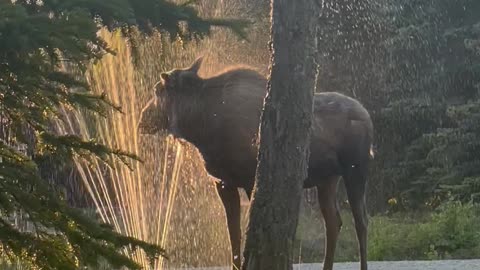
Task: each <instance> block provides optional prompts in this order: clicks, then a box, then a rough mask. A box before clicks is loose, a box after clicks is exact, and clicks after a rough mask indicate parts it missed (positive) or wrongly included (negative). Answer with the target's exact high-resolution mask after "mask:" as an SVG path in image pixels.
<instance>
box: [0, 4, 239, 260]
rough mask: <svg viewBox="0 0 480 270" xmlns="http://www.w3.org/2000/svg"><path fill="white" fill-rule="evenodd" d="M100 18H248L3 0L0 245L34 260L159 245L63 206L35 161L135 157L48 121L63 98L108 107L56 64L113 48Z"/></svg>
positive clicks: (81, 63) (134, 25) (199, 24)
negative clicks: (27, 224)
mask: <svg viewBox="0 0 480 270" xmlns="http://www.w3.org/2000/svg"><path fill="white" fill-rule="evenodd" d="M187 2H188V1H187ZM103 26H105V27H107V28H109V29H111V30H114V29H121V30H122V31H123V33H124V35H125V36H126V37H129V33H131V32H132V31H135V29H139V30H140V31H142V32H144V33H146V34H150V33H152V32H153V31H156V30H160V31H163V32H168V33H169V34H170V36H171V37H172V39H177V38H179V39H182V40H187V41H188V40H190V39H196V38H202V37H204V36H205V35H208V34H209V32H210V29H211V27H212V26H227V27H229V28H231V29H232V30H233V31H235V32H236V33H237V34H239V35H240V36H242V35H243V34H244V31H243V30H244V27H245V23H244V22H242V21H237V20H223V19H202V18H200V17H199V16H198V15H197V13H196V12H195V9H194V8H192V7H191V6H189V5H186V4H185V5H175V4H172V3H171V2H169V1H154V0H142V1H138V0H104V1H96V0H86V1H85V0H62V1H58V0H43V1H30V0H26V1H23V0H17V1H10V0H0V131H1V133H0V250H1V253H2V254H4V255H6V256H8V257H9V258H12V259H14V258H15V259H19V260H20V261H22V262H25V263H28V264H29V265H30V266H31V268H32V269H33V268H38V269H77V268H78V266H79V265H93V266H95V265H97V264H98V262H99V261H100V259H102V258H103V259H106V260H107V261H108V262H109V263H110V264H111V265H112V266H114V267H121V266H126V267H129V268H138V267H139V265H138V264H137V263H136V262H134V261H132V260H131V259H129V258H128V257H126V256H124V255H123V254H122V253H121V250H122V249H124V248H129V249H132V250H134V249H137V248H141V249H143V250H144V251H145V252H146V253H147V254H148V256H150V257H151V258H153V257H156V256H164V255H165V251H164V250H163V249H162V248H160V247H158V246H155V245H151V244H148V243H145V242H142V241H139V240H136V239H134V238H131V237H126V236H123V235H120V234H118V233H116V232H114V231H113V229H112V228H111V227H109V226H107V225H104V224H99V223H97V222H96V221H93V220H91V219H89V218H87V217H86V216H85V215H84V214H82V213H81V212H79V210H77V209H73V208H70V207H68V206H67V204H66V202H65V201H64V200H62V199H61V198H60V197H59V194H57V193H56V192H55V191H54V189H52V187H50V186H49V185H48V182H47V181H46V179H44V178H43V177H42V176H43V174H42V172H41V170H40V169H39V168H40V167H41V166H42V164H44V163H45V161H47V160H48V161H49V162H51V161H52V160H53V161H55V162H57V163H59V164H62V163H64V162H66V161H67V160H71V159H72V158H73V157H76V158H83V159H86V160H92V159H101V160H103V161H105V162H109V161H111V159H112V157H114V158H116V159H119V160H120V161H122V162H124V163H125V164H126V165H128V163H129V161H130V160H131V159H132V158H133V159H136V157H135V156H133V155H131V154H129V153H126V152H124V151H122V150H120V149H110V148H108V147H106V146H104V145H101V144H99V143H97V142H95V141H83V140H81V139H80V138H79V137H76V136H73V135H65V136H59V135H57V134H56V133H55V132H54V130H53V129H52V125H51V123H52V120H53V119H58V115H59V111H58V109H59V107H61V106H65V107H68V108H71V109H72V110H76V109H85V110H89V111H92V112H95V113H99V114H103V113H104V112H105V110H107V109H109V108H111V107H112V106H114V107H115V105H114V104H112V103H111V102H109V100H108V98H107V97H106V96H104V95H95V94H92V93H91V92H90V89H89V85H88V83H87V82H86V81H85V80H83V79H81V78H78V77H77V76H74V74H72V73H69V72H68V71H66V70H65V69H62V66H65V65H68V66H70V67H73V68H74V69H77V70H79V71H85V70H86V67H87V66H88V64H90V63H91V62H92V61H95V60H97V59H100V58H101V57H102V56H103V55H105V54H107V53H114V52H113V51H112V50H111V49H109V47H108V44H106V42H104V41H103V40H102V39H101V38H99V37H98V36H97V31H98V30H99V29H100V27H103ZM131 41H132V42H133V39H132V40H131ZM133 45H134V44H133ZM115 108H117V107H115ZM117 109H120V108H117ZM22 148H23V149H24V150H25V151H22ZM17 211H23V212H24V213H26V214H27V215H28V219H29V220H30V221H31V222H33V224H34V225H35V229H34V230H33V232H28V231H20V230H18V228H16V227H15V226H13V225H12V224H11V222H10V221H9V217H10V216H11V215H12V214H13V213H16V212H17Z"/></svg>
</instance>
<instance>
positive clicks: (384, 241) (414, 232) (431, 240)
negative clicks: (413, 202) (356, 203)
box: [368, 202, 480, 261]
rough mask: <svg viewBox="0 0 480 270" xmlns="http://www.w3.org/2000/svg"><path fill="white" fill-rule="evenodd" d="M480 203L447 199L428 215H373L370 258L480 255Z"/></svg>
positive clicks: (429, 257) (415, 258)
mask: <svg viewBox="0 0 480 270" xmlns="http://www.w3.org/2000/svg"><path fill="white" fill-rule="evenodd" d="M478 213H480V205H475V204H471V203H470V204H461V203H460V202H448V203H446V204H445V205H443V206H441V207H440V208H439V209H437V211H436V212H434V213H432V214H430V215H428V216H427V218H426V220H422V218H421V217H419V216H417V217H412V216H411V215H409V216H405V214H403V215H402V214H397V215H396V216H393V217H380V216H379V217H374V218H372V219H371V226H370V232H369V243H368V245H369V254H368V256H369V260H379V261H381V260H432V259H470V258H478V257H480V230H479V229H478V225H477V224H479V222H480V217H479V215H478Z"/></svg>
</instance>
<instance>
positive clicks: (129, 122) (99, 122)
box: [58, 32, 229, 269]
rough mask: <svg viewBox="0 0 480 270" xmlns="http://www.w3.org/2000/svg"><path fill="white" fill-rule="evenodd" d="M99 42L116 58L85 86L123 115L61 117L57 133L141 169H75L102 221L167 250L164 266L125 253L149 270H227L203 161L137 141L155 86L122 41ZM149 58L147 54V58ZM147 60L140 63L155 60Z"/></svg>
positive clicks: (173, 143)
mask: <svg viewBox="0 0 480 270" xmlns="http://www.w3.org/2000/svg"><path fill="white" fill-rule="evenodd" d="M101 35H102V37H103V38H104V39H105V40H106V41H107V42H108V43H109V44H110V46H111V47H112V48H113V49H115V50H116V52H117V55H116V56H112V55H107V56H105V57H104V58H103V59H102V60H101V61H100V62H99V63H97V64H96V65H94V66H93V67H92V68H91V70H90V71H89V73H88V76H87V78H88V80H89V83H90V84H91V85H92V87H93V90H94V91H95V92H97V93H103V92H105V93H106V95H107V96H108V98H109V99H110V100H111V101H113V102H114V103H115V104H118V105H120V106H121V110H122V112H123V113H119V112H117V111H115V110H114V109H112V110H111V111H109V112H108V115H107V117H101V116H97V115H91V114H87V113H85V112H74V111H69V110H68V109H64V111H63V113H64V115H65V116H66V121H65V123H64V124H62V123H58V130H59V132H60V133H63V134H72V133H74V134H79V135H81V136H82V137H83V138H84V139H95V140H96V141H98V142H100V143H103V144H106V145H107V146H110V147H112V148H116V149H122V150H124V151H127V152H130V153H134V154H136V155H138V156H139V157H140V158H141V159H142V161H143V162H137V161H132V162H131V163H130V168H129V167H128V166H125V165H124V164H122V162H120V161H119V160H116V159H115V158H114V157H110V159H111V161H112V162H111V165H110V166H106V165H105V164H103V163H101V162H98V161H95V160H94V161H93V162H91V163H89V164H87V163H85V162H84V161H81V160H80V159H78V160H77V161H76V168H77V170H78V172H79V174H80V176H81V179H82V181H83V184H84V186H85V187H86V190H87V191H88V195H89V196H90V197H91V199H92V201H93V203H94V205H95V207H96V209H97V213H98V216H99V218H100V219H101V220H102V221H103V222H106V223H109V224H111V225H112V226H114V228H115V229H116V230H117V231H119V232H122V233H124V234H126V235H129V236H134V237H136V238H138V239H142V240H146V241H148V242H151V243H155V244H158V245H160V246H162V247H164V248H166V249H167V253H168V255H169V257H170V259H169V260H168V261H164V260H163V259H159V260H157V261H155V262H154V263H153V265H151V264H149V260H148V258H147V257H146V256H145V254H143V252H141V251H126V252H127V254H128V255H129V256H132V257H133V258H134V259H135V260H136V261H138V262H139V263H141V264H142V265H143V266H144V267H145V268H146V269H164V268H169V267H180V266H194V267H195V266H212V265H227V264H228V261H229V245H228V243H229V242H228V237H227V231H226V228H225V221H224V213H223V209H222V206H221V205H220V203H219V201H218V198H217V196H216V195H215V193H214V189H213V187H212V185H211V184H209V179H208V177H207V176H206V174H205V172H204V170H203V168H202V165H201V163H199V162H198V160H199V159H198V153H197V152H196V150H195V149H193V147H191V146H190V145H188V144H185V143H179V142H178V141H177V140H175V139H173V138H172V137H167V138H165V137H161V136H140V135H139V134H138V133H137V131H136V127H137V122H138V120H139V112H140V110H141V108H142V106H143V105H144V104H145V103H146V100H147V99H148V98H150V97H151V95H152V94H153V93H152V91H151V90H150V88H151V87H152V85H153V83H154V82H153V81H151V82H144V81H143V80H141V79H138V78H139V76H138V73H137V71H136V70H135V68H134V65H133V64H132V62H131V61H132V57H131V51H130V49H129V48H128V47H127V46H126V42H125V41H124V40H123V39H122V38H121V36H120V35H118V34H110V33H107V32H102V33H101ZM155 50H158V48H155ZM147 51H148V48H147V49H145V48H144V52H143V53H147ZM148 53H149V55H140V59H142V58H144V57H145V58H148V57H149V56H150V55H155V52H154V51H150V52H148ZM155 68H156V69H158V68H159V67H155ZM160 68H161V67H160ZM161 71H162V70H148V71H146V70H143V72H149V73H151V74H155V73H159V72H161Z"/></svg>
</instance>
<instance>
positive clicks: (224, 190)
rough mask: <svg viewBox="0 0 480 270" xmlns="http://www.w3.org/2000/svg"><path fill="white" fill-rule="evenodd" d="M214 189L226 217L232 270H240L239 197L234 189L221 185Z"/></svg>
mask: <svg viewBox="0 0 480 270" xmlns="http://www.w3.org/2000/svg"><path fill="white" fill-rule="evenodd" d="M216 187H217V193H218V195H219V197H220V200H221V201H222V203H223V206H224V208H225V215H226V217H227V226H228V234H229V236H230V245H231V248H232V270H237V269H240V263H241V257H240V248H241V247H240V245H241V231H240V195H239V194H238V189H237V188H235V187H228V186H224V185H223V184H222V183H218V184H216Z"/></svg>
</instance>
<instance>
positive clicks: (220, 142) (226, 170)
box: [139, 59, 373, 269]
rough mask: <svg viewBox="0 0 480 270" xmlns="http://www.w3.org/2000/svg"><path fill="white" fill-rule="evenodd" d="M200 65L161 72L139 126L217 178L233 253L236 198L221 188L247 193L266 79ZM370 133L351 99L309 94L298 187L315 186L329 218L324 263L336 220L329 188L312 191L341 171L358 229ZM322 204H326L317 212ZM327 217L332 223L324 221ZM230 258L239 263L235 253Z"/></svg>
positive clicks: (329, 184) (236, 230)
mask: <svg viewBox="0 0 480 270" xmlns="http://www.w3.org/2000/svg"><path fill="white" fill-rule="evenodd" d="M200 64H201V59H200V60H197V61H196V62H195V63H194V64H193V65H192V66H191V67H190V68H187V69H176V70H172V71H170V72H168V73H163V74H162V82H161V83H159V84H157V86H156V96H155V97H154V98H153V99H152V100H151V101H150V103H149V105H147V106H146V108H145V109H144V110H143V112H142V117H141V120H140V125H139V127H140V129H141V132H143V133H154V132H157V131H160V130H168V132H170V133H173V134H174V135H176V136H178V137H181V138H183V139H185V140H187V141H189V142H191V143H192V144H193V145H195V146H196V147H197V148H198V149H199V152H200V153H201V154H202V156H203V158H204V160H205V167H206V169H207V171H208V173H209V174H211V175H212V176H214V177H216V178H218V179H221V181H222V186H221V188H219V189H218V192H219V194H220V197H221V198H222V202H223V203H224V205H225V208H226V211H227V219H228V221H229V222H228V226H229V231H230V234H231V241H232V250H233V255H234V256H239V247H236V246H237V245H238V246H239V243H237V240H238V239H237V238H239V235H238V234H239V228H237V227H239V225H238V224H237V223H238V222H237V217H236V215H237V213H236V212H237V210H236V207H233V206H235V205H236V203H237V198H236V196H235V198H233V197H232V196H234V195H228V196H227V195H226V194H227V193H226V192H232V190H235V189H236V188H244V189H245V190H246V192H247V194H248V195H249V196H250V194H251V192H252V189H253V185H254V179H255V170H256V162H257V161H256V156H257V151H258V146H257V145H256V143H255V142H256V138H257V133H258V127H259V121H260V114H261V110H262V107H263V100H264V97H265V94H266V86H267V81H266V79H265V78H264V77H263V76H261V75H260V74H258V73H257V72H255V71H253V70H251V69H249V68H243V67H242V68H238V67H236V68H230V69H228V70H226V71H223V72H221V73H219V74H218V75H215V76H213V77H210V78H200V77H199V76H198V75H197V72H198V69H199V67H200ZM160 111H161V113H159V112H160ZM161 115H163V116H161ZM165 116H167V117H165ZM159 119H160V120H159ZM372 138H373V125H372V122H371V119H370V116H369V114H368V112H367V111H366V110H365V108H364V107H363V106H362V105H361V104H360V103H359V102H358V101H356V100H354V99H352V98H349V97H347V96H345V95H342V94H339V93H334V92H327V93H319V94H315V97H314V120H313V132H312V137H311V156H310V160H309V171H308V174H309V175H308V179H299V181H302V180H305V181H304V186H305V187H314V186H317V187H318V189H319V199H320V201H325V203H324V205H322V207H323V208H322V212H324V216H325V221H326V223H327V225H330V226H327V227H329V228H331V229H330V230H329V231H327V238H329V241H330V242H331V243H330V242H329V243H330V244H328V243H327V246H328V247H327V249H329V250H327V251H328V252H327V253H328V254H329V256H330V257H331V258H330V257H328V258H327V257H326V258H325V260H326V262H325V266H324V269H329V268H330V265H331V264H333V251H332V250H334V249H335V247H334V244H333V245H332V243H335V242H336V235H338V231H337V232H335V230H334V229H332V228H337V227H338V228H339V226H341V220H339V215H338V208H337V207H336V204H335V205H333V204H332V203H331V202H333V201H335V200H336V199H335V193H336V192H327V194H329V195H328V198H331V199H328V198H327V199H326V198H325V197H322V198H320V194H323V193H321V192H320V191H321V190H326V189H327V187H328V189H332V188H333V186H332V183H334V182H335V183H336V181H337V180H336V179H338V177H340V176H343V178H344V179H345V182H346V186H347V191H348V192H349V200H350V202H351V203H356V204H358V205H360V206H359V207H360V208H359V209H358V211H357V212H358V213H359V214H358V215H357V216H358V219H359V220H358V222H357V218H356V224H359V225H358V226H359V227H358V230H359V232H358V233H359V235H363V234H366V211H365V206H364V201H365V186H366V171H367V164H368V161H369V159H370V158H372V157H373V156H372V153H373V152H372V151H371V149H372V148H371V146H372ZM335 190H336V186H335V188H334V190H333V191H335ZM324 193H325V192H324ZM332 193H333V194H332ZM230 194H233V193H230ZM324 208H325V209H327V210H329V209H330V210H331V211H330V212H329V211H327V210H325V211H323V209H324ZM353 208H354V207H352V210H353V211H355V210H354V209H353ZM332 213H333V214H332ZM335 213H336V214H335ZM327 216H329V217H332V218H330V220H334V222H330V221H329V220H327ZM335 216H336V217H335ZM354 216H355V213H354ZM360 219H362V220H360ZM363 221H364V222H363ZM362 222H363V223H362ZM361 223H362V224H361ZM364 230H365V232H364ZM329 234H330V235H331V236H330V237H329ZM365 239H366V235H365ZM359 240H360V236H359ZM360 241H363V239H362V240H360ZM365 241H366V240H365ZM361 245H362V243H361ZM361 249H362V248H361ZM364 249H365V248H364ZM365 254H366V251H365ZM365 256H366V255H363V254H362V269H366V262H365V266H363V265H364V263H363V260H365V258H363V257H365ZM234 264H235V265H236V266H238V265H239V260H238V258H236V259H234Z"/></svg>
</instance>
